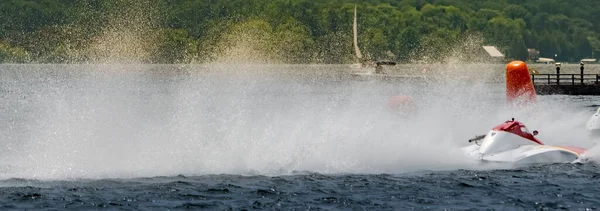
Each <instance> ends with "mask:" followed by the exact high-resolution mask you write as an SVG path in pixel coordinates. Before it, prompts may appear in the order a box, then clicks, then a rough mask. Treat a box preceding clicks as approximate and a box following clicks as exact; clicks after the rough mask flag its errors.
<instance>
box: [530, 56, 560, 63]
mask: <svg viewBox="0 0 600 211" xmlns="http://www.w3.org/2000/svg"><path fill="white" fill-rule="evenodd" d="M535 62H537V63H545V64H554V63H556V61H554V59H551V58H544V57H540V58H539V59H538V60H535Z"/></svg>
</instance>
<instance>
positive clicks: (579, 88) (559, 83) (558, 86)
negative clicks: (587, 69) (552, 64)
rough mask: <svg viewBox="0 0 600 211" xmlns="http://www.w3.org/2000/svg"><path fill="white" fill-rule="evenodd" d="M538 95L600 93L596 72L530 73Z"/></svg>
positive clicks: (598, 76) (599, 80)
mask: <svg viewBox="0 0 600 211" xmlns="http://www.w3.org/2000/svg"><path fill="white" fill-rule="evenodd" d="M531 80H532V81H533V87H534V88H535V92H536V93H537V94H539V95H552V94H557V95H600V75H598V74H532V75H531Z"/></svg>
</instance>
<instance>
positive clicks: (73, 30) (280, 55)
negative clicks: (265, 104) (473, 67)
mask: <svg viewBox="0 0 600 211" xmlns="http://www.w3.org/2000/svg"><path fill="white" fill-rule="evenodd" d="M355 6H356V8H357V10H358V28H359V37H358V38H359V45H360V46H361V50H362V51H363V54H365V55H367V56H368V57H371V58H373V59H390V60H395V61H399V62H439V61H443V60H444V59H447V58H448V57H449V56H451V57H456V58H458V59H460V58H462V57H461V56H460V55H462V54H463V53H465V52H468V51H472V50H473V49H474V48H477V47H478V46H481V45H494V46H497V47H498V48H499V49H500V50H501V51H502V52H503V53H504V54H505V55H506V56H507V57H510V58H515V59H521V60H526V59H528V56H529V54H528V48H531V49H537V50H539V56H541V57H549V58H556V60H558V61H578V60H579V59H582V58H590V57H598V55H600V22H598V21H599V20H600V1H598V0H527V1H523V0H387V1H385V0H362V1H357V0H353V1H350V0H268V1H266V0H2V1H0V20H1V21H0V28H1V30H0V62H4V63H22V62H23V63H25V62H33V63H88V62H89V63H95V62H145V63H190V62H193V63H204V62H228V61H236V60H237V61H249V62H267V63H348V62H352V61H354V60H355V58H354V56H353V55H354V52H353V48H352V20H353V15H354V8H355Z"/></svg>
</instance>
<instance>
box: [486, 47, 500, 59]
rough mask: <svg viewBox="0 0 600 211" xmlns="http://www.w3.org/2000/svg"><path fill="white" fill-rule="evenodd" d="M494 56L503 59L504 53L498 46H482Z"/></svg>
mask: <svg viewBox="0 0 600 211" xmlns="http://www.w3.org/2000/svg"><path fill="white" fill-rule="evenodd" d="M481 47H483V49H484V50H485V52H487V53H488V55H490V56H491V57H492V58H498V59H503V58H504V54H502V53H500V51H499V50H498V49H497V48H496V46H486V45H484V46H481Z"/></svg>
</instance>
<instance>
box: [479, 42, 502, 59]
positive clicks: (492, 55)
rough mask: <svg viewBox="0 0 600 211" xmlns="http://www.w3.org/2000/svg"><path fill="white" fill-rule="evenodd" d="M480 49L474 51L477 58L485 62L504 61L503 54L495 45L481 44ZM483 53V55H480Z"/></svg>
mask: <svg viewBox="0 0 600 211" xmlns="http://www.w3.org/2000/svg"><path fill="white" fill-rule="evenodd" d="M481 47H482V48H480V49H482V50H478V51H475V52H477V53H476V54H477V55H478V59H479V60H481V61H486V62H504V59H505V58H504V54H502V53H501V52H500V51H499V50H498V49H497V48H496V46H485V45H484V46H481ZM481 55H483V57H481Z"/></svg>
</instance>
